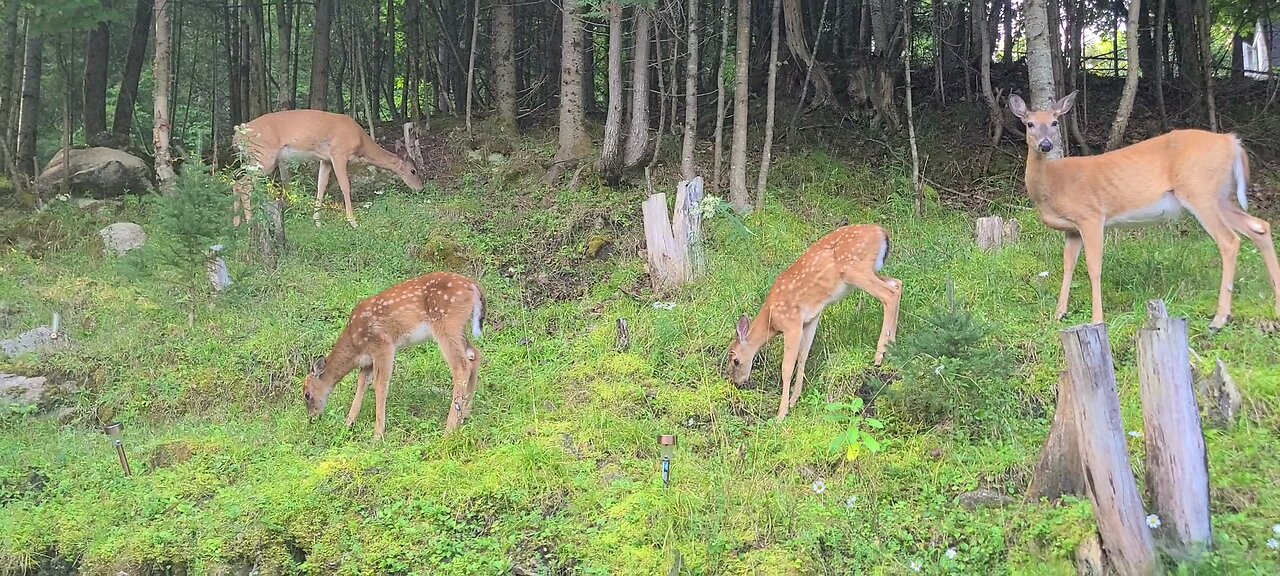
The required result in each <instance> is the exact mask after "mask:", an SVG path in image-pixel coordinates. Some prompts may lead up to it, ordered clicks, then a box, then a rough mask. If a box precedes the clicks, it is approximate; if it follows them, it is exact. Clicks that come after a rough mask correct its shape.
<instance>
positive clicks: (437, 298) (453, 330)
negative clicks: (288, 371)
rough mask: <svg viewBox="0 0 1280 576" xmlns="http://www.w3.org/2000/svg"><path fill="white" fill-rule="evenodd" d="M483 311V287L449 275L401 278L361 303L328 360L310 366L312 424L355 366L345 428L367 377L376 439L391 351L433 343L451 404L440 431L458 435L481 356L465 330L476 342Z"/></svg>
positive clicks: (306, 385) (382, 426)
mask: <svg viewBox="0 0 1280 576" xmlns="http://www.w3.org/2000/svg"><path fill="white" fill-rule="evenodd" d="M484 308H485V305H484V292H482V291H481V290H480V286H479V285H477V284H476V283H475V282H473V281H472V280H470V279H469V278H467V277H465V276H460V275H458V274H453V273H450V272H433V273H431V274H427V275H425V276H419V277H417V278H413V279H411V280H406V281H404V282H402V283H400V284H397V285H395V286H392V287H391V288H388V289H387V290H385V291H383V292H382V293H381V294H378V295H376V296H373V297H371V298H368V299H365V300H364V301H362V302H360V303H359V304H357V305H356V307H355V310H353V311H352V312H351V319H350V320H348V321H347V327H346V329H345V330H343V331H342V335H341V336H339V337H338V342H337V343H336V344H334V345H333V349H332V350H330V351H329V355H328V356H327V357H325V358H320V359H317V360H316V361H315V362H313V363H312V365H311V372H310V373H309V374H307V377H306V379H305V380H304V381H303V384H302V396H303V398H304V399H305V400H306V402H307V414H308V416H310V418H311V419H312V420H314V419H315V418H316V417H317V416H319V415H320V413H321V412H323V411H324V408H325V405H326V404H328V402H329V393H330V392H333V388H334V386H335V385H337V383H338V382H340V381H341V380H342V379H343V378H344V377H345V376H346V375H347V374H349V373H351V371H352V370H355V369H357V368H358V369H359V370H360V374H359V377H358V379H357V383H356V395H355V398H354V399H353V400H352V401H351V410H350V411H349V412H348V413H347V426H348V427H350V426H351V425H352V424H353V423H355V421H356V417H357V416H359V415H360V404H361V402H363V401H364V393H365V390H366V389H367V388H368V387H369V380H370V379H372V380H373V391H374V397H375V399H376V400H377V420H376V425H375V427H374V436H375V437H376V438H379V439H381V438H382V436H383V432H384V431H385V430H386V425H387V384H388V382H390V380H391V369H392V366H393V365H394V363H395V355H396V351H398V350H399V349H401V348H407V347H409V346H413V345H415V344H421V343H423V342H426V341H428V340H435V341H436V343H437V344H438V345H439V346H440V353H441V354H442V355H443V356H444V360H445V362H447V363H448V364H449V369H450V370H451V371H452V372H453V399H452V404H451V405H450V407H449V417H448V419H447V420H446V421H445V425H444V429H445V432H446V433H448V432H452V431H454V430H456V429H457V428H458V426H460V425H461V424H462V422H463V421H464V420H466V419H467V416H468V415H470V414H471V402H472V400H473V399H474V397H475V393H476V368H477V366H479V364H480V353H479V351H477V350H476V349H475V348H474V347H472V346H471V341H470V340H469V339H468V338H467V328H468V327H470V329H471V334H472V336H474V337H476V338H479V337H480V331H481V327H482V325H483V324H484V312H485V310H484Z"/></svg>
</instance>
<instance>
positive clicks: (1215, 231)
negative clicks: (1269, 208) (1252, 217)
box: [1180, 198, 1240, 332]
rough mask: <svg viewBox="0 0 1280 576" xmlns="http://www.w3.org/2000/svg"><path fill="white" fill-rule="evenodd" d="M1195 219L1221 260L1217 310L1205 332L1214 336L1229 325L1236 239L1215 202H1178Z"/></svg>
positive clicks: (1203, 200)
mask: <svg viewBox="0 0 1280 576" xmlns="http://www.w3.org/2000/svg"><path fill="white" fill-rule="evenodd" d="M1180 200H1181V201H1182V202H1183V204H1184V205H1185V206H1186V207H1187V208H1188V209H1189V210H1190V211H1191V213H1192V214H1194V215H1195V217H1196V220H1198V221H1199V222H1200V226H1201V227H1202V228H1204V231H1205V232H1207V233H1208V234H1209V236H1210V237H1211V238H1213V241H1214V242H1215V243H1216V244H1217V245H1218V253H1219V254H1220V255H1221V256H1222V281H1221V282H1220V283H1219V285H1218V310H1217V311H1216V312H1215V313H1214V315H1213V321H1211V322H1209V330H1210V331H1211V332H1217V331H1219V330H1221V329H1222V327H1223V326H1226V325H1227V322H1230V321H1231V293H1232V292H1234V291H1235V279H1236V258H1237V257H1238V256H1239V255H1240V237H1239V236H1237V235H1236V230H1235V229H1233V227H1232V226H1231V225H1230V224H1229V221H1228V218H1227V215H1226V214H1225V213H1224V212H1225V211H1224V210H1223V209H1222V206H1221V201H1220V200H1219V199H1218V198H1205V199H1200V198H1180Z"/></svg>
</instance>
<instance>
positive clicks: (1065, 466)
mask: <svg viewBox="0 0 1280 576" xmlns="http://www.w3.org/2000/svg"><path fill="white" fill-rule="evenodd" d="M1074 388H1077V386H1076V385H1075V384H1073V383H1072V382H1071V376H1070V375H1068V374H1067V372H1065V371H1064V372H1062V374H1060V375H1059V376H1058V403H1057V406H1056V407H1055V408H1054V410H1053V423H1052V424H1050V425H1049V438H1048V439H1047V440H1045V441H1044V446H1043V447H1042V448H1041V449H1040V460H1039V461H1038V462H1037V463H1036V469H1035V472H1034V473H1032V475H1031V486H1030V487H1029V488H1027V501H1028V502H1037V501H1039V500H1040V499H1041V498H1047V499H1049V500H1050V501H1053V502H1056V501H1058V500H1060V499H1061V498H1062V497H1063V496H1068V495H1070V496H1082V495H1084V489H1085V479H1084V466H1083V462H1082V461H1081V457H1080V438H1079V434H1078V426H1079V425H1078V424H1077V423H1076V419H1075V404H1073V403H1072V399H1071V391H1072V390H1073V389H1074Z"/></svg>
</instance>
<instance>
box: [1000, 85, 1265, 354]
mask: <svg viewBox="0 0 1280 576" xmlns="http://www.w3.org/2000/svg"><path fill="white" fill-rule="evenodd" d="M1075 97H1076V93H1075V92H1072V93H1070V94H1068V95H1066V97H1064V98H1063V99H1061V100H1059V101H1058V102H1057V103H1056V104H1054V106H1053V108H1051V109H1049V110H1040V111H1036V112H1029V111H1028V110H1027V105H1026V103H1025V102H1023V101H1022V98H1019V97H1018V96H1017V95H1013V96H1010V97H1009V110H1010V111H1011V112H1013V114H1014V115H1015V116H1017V117H1018V118H1021V119H1022V121H1023V122H1025V123H1026V127H1027V172H1026V183H1027V194H1028V195H1029V196H1031V199H1032V201H1034V202H1035V205H1036V209H1037V210H1038V211H1039V212H1040V220H1041V221H1043V222H1044V223H1045V225H1046V226H1048V227H1049V228H1052V229H1055V230H1060V231H1062V232H1064V233H1065V234H1066V236H1067V239H1066V246H1065V248H1064V249H1063V252H1062V290H1061V291H1060V292H1059V293H1058V308H1057V311H1056V312H1055V316H1056V318H1057V319H1058V320H1062V319H1063V318H1064V317H1066V315H1067V300H1068V297H1069V294H1070V292H1071V276H1072V274H1073V273H1074V272H1075V267H1076V261H1077V260H1078V259H1079V257H1080V249H1081V247H1083V248H1084V257H1085V265H1086V266H1087V267H1088V270H1089V284H1090V287H1091V288H1092V291H1093V293H1092V295H1093V323H1095V324H1100V323H1102V322H1103V317H1102V238H1103V230H1104V229H1106V228H1109V227H1138V226H1143V225H1146V224H1152V223H1156V222H1163V221H1168V220H1173V219H1175V218H1177V217H1178V216H1180V215H1181V213H1182V210H1183V209H1186V210H1187V211H1189V212H1191V214H1193V215H1194V216H1195V217H1196V219H1197V220H1199V221H1200V225H1201V226H1203V227H1204V229H1205V231H1206V232H1208V233H1209V235H1210V236H1212V237H1213V241H1214V242H1216V243H1217V244H1218V251H1219V252H1220V253H1221V255H1222V284H1221V286H1220V287H1219V291H1218V311H1217V313H1216V314H1215V315H1214V317H1213V321H1212V322H1210V323H1209V328H1210V329H1211V330H1213V331H1215V332H1216V331H1217V330H1220V329H1221V328H1222V327H1223V326H1225V325H1226V324H1227V322H1228V321H1229V320H1230V319H1231V293H1232V291H1233V290H1234V284H1233V282H1234V279H1235V273H1236V256H1237V254H1238V253H1239V251H1240V237H1239V236H1237V234H1243V235H1245V236H1246V237H1248V238H1249V240H1251V241H1252V242H1253V243H1254V245H1255V246H1257V247H1258V251H1259V252H1261V253H1262V258H1263V260H1264V261H1265V262H1266V266H1267V273H1268V274H1269V275H1270V277H1271V288H1272V291H1273V292H1274V293H1275V298H1276V314H1277V315H1280V264H1277V262H1276V249H1275V245H1274V244H1273V243H1272V240H1271V225H1270V224H1268V223H1267V221H1265V220H1262V219H1259V218H1254V217H1253V216H1250V215H1248V214H1246V213H1245V209H1247V208H1248V206H1249V201H1248V199H1247V198H1246V197H1245V191H1246V190H1247V188H1248V186H1249V158H1248V155H1247V154H1246V153H1245V150H1244V146H1243V145H1241V143H1240V139H1239V138H1238V137H1237V136H1236V135H1235V134H1216V133H1213V132H1207V131H1204V130H1174V131H1172V132H1169V133H1167V134H1162V135H1160V136H1156V137H1154V138H1151V139H1148V140H1143V141H1142V142H1138V143H1136V144H1132V145H1129V146H1126V147H1124V148H1120V149H1119V150H1113V151H1111V152H1107V153H1105V154H1100V155H1097V156H1076V157H1071V158H1061V159H1057V160H1050V159H1049V158H1048V156H1047V155H1048V153H1049V152H1052V151H1053V148H1054V146H1057V145H1058V144H1056V143H1055V139H1056V137H1057V134H1058V128H1057V126H1058V118H1059V117H1060V116H1062V115H1063V114H1066V113H1067V112H1068V111H1069V110H1071V105H1072V103H1073V102H1074V101H1075Z"/></svg>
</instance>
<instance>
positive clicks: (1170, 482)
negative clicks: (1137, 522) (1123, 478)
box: [1137, 300, 1213, 560]
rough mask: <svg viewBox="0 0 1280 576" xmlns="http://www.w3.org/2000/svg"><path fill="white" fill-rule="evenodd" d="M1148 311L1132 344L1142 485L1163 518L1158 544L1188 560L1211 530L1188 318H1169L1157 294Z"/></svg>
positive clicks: (1204, 545) (1202, 548)
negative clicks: (1143, 455)
mask: <svg viewBox="0 0 1280 576" xmlns="http://www.w3.org/2000/svg"><path fill="white" fill-rule="evenodd" d="M1147 313H1148V318H1147V320H1148V324H1147V327H1146V328H1143V329H1142V330H1139V331H1138V348H1137V357H1138V380H1139V382H1141V384H1142V428H1143V438H1144V439H1145V440H1146V444H1147V460H1146V470H1147V490H1149V491H1150V494H1151V503H1152V507H1153V508H1154V510H1155V514H1156V515H1158V516H1159V517H1160V519H1161V521H1162V527H1163V529H1162V530H1160V532H1159V533H1160V535H1161V545H1162V548H1163V549H1166V550H1168V551H1169V552H1170V554H1172V555H1173V556H1174V557H1176V558H1179V559H1180V560H1191V559H1193V558H1195V557H1196V556H1197V555H1199V554H1200V553H1202V552H1204V551H1206V550H1208V549H1209V548H1210V547H1211V546H1212V543H1213V534H1212V529H1211V525H1210V518H1209V463H1208V460H1207V458H1208V455H1207V454H1206V452H1205V445H1204V433H1203V431H1202V430H1201V428H1200V409H1199V408H1198V407H1197V406H1196V394H1195V389H1194V388H1193V386H1192V376H1191V358H1190V353H1189V348H1188V345H1187V319H1186V318H1169V317H1168V314H1167V313H1166V312H1165V309H1164V302H1162V301H1159V300H1154V301H1152V302H1151V303H1150V304H1148V306H1147Z"/></svg>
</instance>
